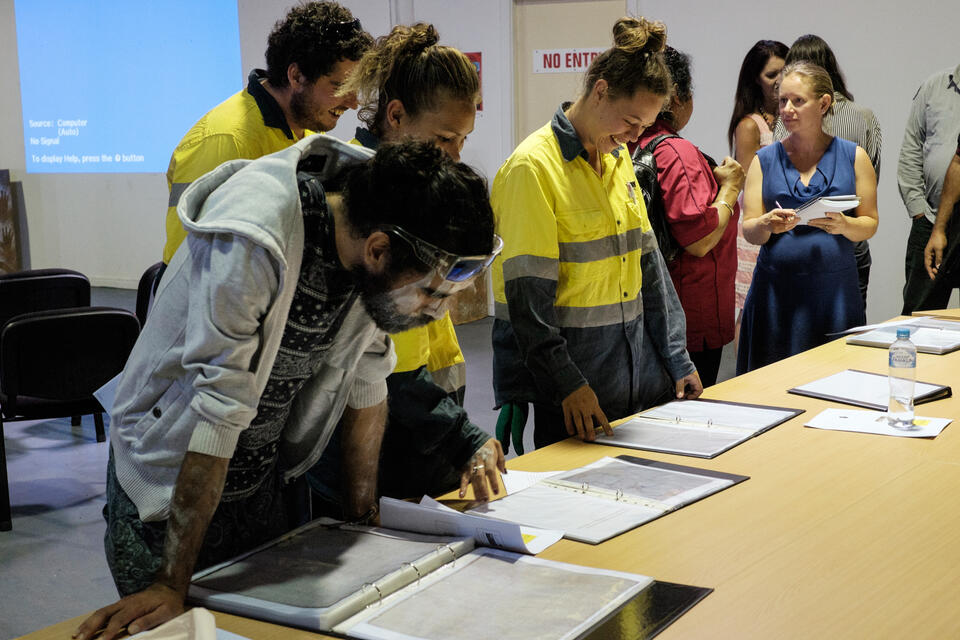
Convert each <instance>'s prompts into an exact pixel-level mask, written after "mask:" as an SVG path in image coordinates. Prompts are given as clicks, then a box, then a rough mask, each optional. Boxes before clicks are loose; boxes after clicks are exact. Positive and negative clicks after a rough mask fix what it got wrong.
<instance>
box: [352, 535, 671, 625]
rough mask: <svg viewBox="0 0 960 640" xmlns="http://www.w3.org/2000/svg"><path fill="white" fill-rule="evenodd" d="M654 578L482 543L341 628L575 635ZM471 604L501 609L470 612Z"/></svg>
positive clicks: (487, 608)
mask: <svg viewBox="0 0 960 640" xmlns="http://www.w3.org/2000/svg"><path fill="white" fill-rule="evenodd" d="M652 582H653V581H652V579H650V578H648V577H647V576H641V575H637V574H630V573H623V572H619V571H609V570H604V569H594V568H590V567H581V566H576V565H570V564H565V563H560V562H553V561H549V560H542V559H540V558H531V557H529V556H518V555H515V554H508V553H506V552H503V551H496V550H494V549H477V550H475V551H474V552H473V553H471V554H470V555H468V556H465V557H463V558H460V559H458V560H457V562H456V563H455V564H454V565H452V566H451V565H448V566H447V567H444V568H442V569H440V570H438V571H436V572H434V573H433V574H430V575H428V576H425V577H424V579H423V580H421V581H420V583H419V584H418V585H416V586H415V587H412V588H410V589H407V590H405V591H404V592H402V593H397V594H394V595H393V596H391V597H388V598H386V599H385V600H384V601H383V604H382V605H381V606H379V607H376V606H374V607H370V608H369V609H367V610H366V611H365V612H363V613H362V614H359V615H358V616H356V617H355V618H354V619H352V620H349V621H347V622H346V623H344V624H343V625H341V626H340V627H337V628H336V629H335V631H337V632H339V633H347V634H349V635H350V636H351V637H356V638H366V639H368V640H401V639H402V640H488V639H490V638H496V639H497V640H572V639H573V638H578V637H582V636H583V634H584V633H586V632H587V631H588V630H589V629H591V628H592V627H593V626H595V625H596V624H598V623H599V622H601V621H602V620H603V619H604V618H605V617H606V616H607V615H608V614H610V613H611V612H613V611H615V610H616V609H617V607H619V606H620V605H622V604H623V603H625V602H626V601H627V600H629V599H630V598H632V597H633V596H634V595H636V594H637V593H639V592H640V591H642V590H643V589H645V588H647V587H648V586H649V585H650V584H652ZM559 587H562V588H559ZM465 607H466V608H469V609H470V610H472V611H477V612H484V611H486V612H495V613H491V614H490V615H464V613H463V612H464V608H465ZM561 612H562V613H561Z"/></svg>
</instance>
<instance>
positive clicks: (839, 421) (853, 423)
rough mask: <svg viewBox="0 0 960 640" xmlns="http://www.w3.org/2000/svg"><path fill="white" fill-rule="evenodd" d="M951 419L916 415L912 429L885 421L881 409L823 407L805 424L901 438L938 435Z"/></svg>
mask: <svg viewBox="0 0 960 640" xmlns="http://www.w3.org/2000/svg"><path fill="white" fill-rule="evenodd" d="M951 422H952V420H950V419H949V418H925V417H923V416H916V417H915V418H914V419H913V424H914V428H913V429H897V428H896V427H892V426H890V425H889V424H888V423H887V419H886V414H885V413H883V412H882V411H861V410H858V409H825V410H823V411H821V412H820V413H818V414H817V415H816V416H814V417H813V418H811V419H810V420H809V421H808V422H807V423H806V425H805V426H808V427H813V428H814V429H829V430H833V431H854V432H857V433H876V434H880V435H884V436H900V437H902V438H935V437H936V436H938V435H940V432H941V431H943V430H944V429H945V428H946V426H947V425H948V424H950V423H951Z"/></svg>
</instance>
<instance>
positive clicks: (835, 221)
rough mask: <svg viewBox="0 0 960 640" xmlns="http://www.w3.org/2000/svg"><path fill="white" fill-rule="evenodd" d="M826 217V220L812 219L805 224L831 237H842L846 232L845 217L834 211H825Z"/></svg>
mask: <svg viewBox="0 0 960 640" xmlns="http://www.w3.org/2000/svg"><path fill="white" fill-rule="evenodd" d="M826 215H827V217H826V218H814V219H813V220H811V221H809V222H808V223H807V224H808V225H810V226H811V227H816V228H817V229H823V230H824V231H826V232H827V233H829V234H832V235H843V233H844V232H845V231H846V230H847V222H848V220H847V216H845V215H844V214H842V213H838V212H836V211H827V214H826Z"/></svg>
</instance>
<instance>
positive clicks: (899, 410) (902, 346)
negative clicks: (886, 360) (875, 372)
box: [887, 328, 917, 429]
mask: <svg viewBox="0 0 960 640" xmlns="http://www.w3.org/2000/svg"><path fill="white" fill-rule="evenodd" d="M916 377H917V347H916V345H914V344H913V342H911V341H910V329H907V328H900V329H897V339H896V341H895V342H894V343H893V344H891V345H890V402H889V403H888V405H887V422H888V423H890V426H893V427H896V428H898V429H912V428H913V386H914V381H915V380H916Z"/></svg>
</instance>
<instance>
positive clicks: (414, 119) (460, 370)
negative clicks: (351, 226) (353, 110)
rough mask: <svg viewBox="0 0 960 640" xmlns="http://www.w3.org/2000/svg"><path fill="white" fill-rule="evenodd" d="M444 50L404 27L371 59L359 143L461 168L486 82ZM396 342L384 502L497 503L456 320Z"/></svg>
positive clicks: (352, 79)
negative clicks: (473, 416) (457, 496)
mask: <svg viewBox="0 0 960 640" xmlns="http://www.w3.org/2000/svg"><path fill="white" fill-rule="evenodd" d="M438 41H439V35H438V33H437V30H436V29H435V28H434V26H433V25H431V24H425V23H418V24H415V25H412V26H405V25H398V26H395V27H394V28H393V29H392V30H391V31H390V33H389V34H387V35H386V36H383V37H381V38H379V39H378V40H377V41H376V43H375V45H374V47H373V48H372V49H370V50H368V51H367V52H366V53H365V54H364V55H363V57H362V58H361V59H360V61H359V62H358V63H357V65H356V67H354V69H353V72H352V73H351V75H350V76H349V77H348V78H347V81H346V82H345V83H344V85H343V86H342V87H341V89H340V92H341V93H343V94H351V93H356V95H357V98H358V101H359V102H360V105H361V108H360V114H359V117H360V120H361V121H362V122H363V123H364V124H365V125H366V127H360V128H358V129H357V133H356V138H355V139H354V140H353V141H352V142H354V143H355V144H362V145H363V146H365V147H368V148H371V149H376V148H377V147H378V146H379V145H380V142H381V141H383V142H394V141H397V140H401V139H403V138H413V139H417V140H426V141H431V142H433V143H434V144H435V145H436V146H437V147H439V148H440V149H442V150H443V151H445V152H446V153H447V154H448V155H449V156H451V157H452V158H453V159H454V160H458V161H459V160H460V151H461V150H462V149H463V143H464V141H465V140H466V139H467V134H469V133H470V132H471V131H473V124H474V118H475V116H476V112H477V106H476V105H477V101H478V100H479V99H480V78H479V76H478V75H477V70H476V68H475V67H474V66H473V63H472V62H470V60H469V59H467V57H466V56H465V55H464V54H463V53H461V52H460V51H458V50H457V49H454V48H453V47H446V46H443V45H440V44H438ZM391 239H392V240H395V241H400V242H403V241H405V240H404V239H402V238H400V237H397V236H393V235H392V236H391ZM391 338H392V340H393V343H394V346H395V348H396V352H397V366H396V368H395V369H394V372H393V373H392V374H391V375H390V376H389V377H388V378H387V388H388V391H389V411H390V415H389V418H388V420H387V430H386V433H385V435H384V442H383V446H382V447H381V451H382V455H381V461H380V470H379V471H380V490H381V493H382V494H383V495H389V496H394V497H399V498H409V497H417V498H419V497H420V496H422V495H424V494H430V495H439V494H441V493H445V492H447V491H449V490H451V489H452V488H454V487H457V486H459V487H460V490H461V495H464V493H465V491H466V487H467V486H468V485H472V486H473V488H474V494H475V495H476V497H477V499H479V500H485V499H487V498H488V497H490V496H491V495H492V494H491V492H490V490H488V484H487V482H485V479H486V480H488V481H489V487H490V488H491V489H492V491H493V492H494V493H495V492H496V487H497V482H496V477H497V469H500V470H501V471H505V469H506V468H505V464H504V457H503V450H502V448H501V447H500V443H499V442H498V441H497V439H496V438H491V437H490V436H489V435H488V434H487V433H486V432H484V431H483V430H482V429H480V428H479V427H478V426H476V425H474V424H473V423H471V422H470V420H469V419H468V417H467V413H466V411H464V409H463V406H462V405H463V398H464V393H465V384H466V379H465V373H466V369H465V365H464V360H463V353H462V352H461V350H460V344H459V343H458V342H457V334H456V333H455V331H454V328H453V322H452V321H451V319H450V314H449V313H446V314H444V316H443V317H442V318H440V319H438V320H435V321H433V322H431V323H430V324H428V325H426V326H423V327H417V328H415V329H409V330H407V331H403V332H401V333H395V334H393V335H391ZM335 475H336V473H327V472H324V479H323V481H322V482H321V484H322V485H325V486H330V485H334V486H335V485H336V478H335V477H333V476H335ZM315 488H320V487H319V486H318V485H315ZM321 493H326V490H325V489H321ZM327 497H328V499H330V500H335V499H336V497H335V495H333V496H330V495H328V496H327Z"/></svg>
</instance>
